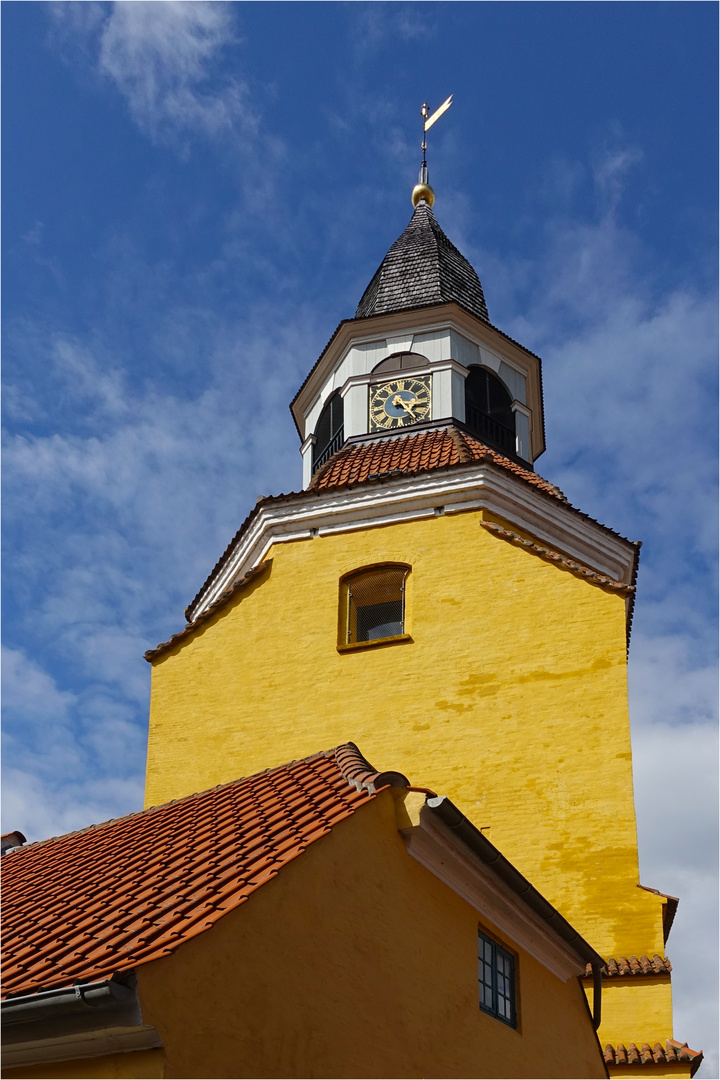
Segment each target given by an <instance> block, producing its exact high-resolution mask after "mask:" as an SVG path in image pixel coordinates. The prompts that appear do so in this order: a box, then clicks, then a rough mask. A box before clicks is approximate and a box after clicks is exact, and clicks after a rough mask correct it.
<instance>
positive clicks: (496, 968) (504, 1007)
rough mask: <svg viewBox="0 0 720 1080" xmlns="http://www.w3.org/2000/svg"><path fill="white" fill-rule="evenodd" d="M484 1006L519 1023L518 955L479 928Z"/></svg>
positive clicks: (492, 1014)
mask: <svg viewBox="0 0 720 1080" xmlns="http://www.w3.org/2000/svg"><path fill="white" fill-rule="evenodd" d="M478 981H479V983H480V1008H481V1009H482V1010H483V1012H487V1013H490V1014H491V1016H496V1017H497V1018H498V1020H502V1021H503V1023H504V1024H509V1025H510V1026H511V1027H515V1023H516V1021H515V959H514V957H513V956H512V955H511V954H510V953H509V952H508V951H507V950H506V949H503V947H502V945H498V943H497V941H493V939H492V938H490V937H488V936H487V935H486V934H484V933H483V932H482V930H478Z"/></svg>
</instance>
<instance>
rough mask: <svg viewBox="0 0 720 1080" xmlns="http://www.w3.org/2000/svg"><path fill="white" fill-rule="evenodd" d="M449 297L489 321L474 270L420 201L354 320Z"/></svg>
mask: <svg viewBox="0 0 720 1080" xmlns="http://www.w3.org/2000/svg"><path fill="white" fill-rule="evenodd" d="M449 301H455V302H456V303H458V304H460V305H461V306H462V307H464V308H465V309H466V310H467V311H469V312H470V313H471V314H472V315H476V316H477V317H478V318H479V319H482V320H483V321H484V322H489V319H488V310H487V305H486V303H485V297H484V295H483V290H482V285H481V284H480V279H479V277H478V276H477V274H476V272H475V270H473V268H472V266H471V265H470V263H469V262H468V261H467V259H466V258H465V256H464V255H462V254H461V253H460V252H459V251H458V249H457V248H456V247H455V245H454V244H453V243H451V242H450V240H448V238H447V236H446V235H445V233H444V232H443V231H442V229H441V228H440V226H439V225H438V223H437V220H436V218H435V215H434V214H433V212H432V210H431V209H430V207H429V206H428V204H427V203H426V202H420V203H418V205H417V207H416V209H415V212H414V214H413V216H412V217H411V219H410V222H409V223H408V226H407V228H406V229H405V231H404V232H403V233H402V234H401V236H399V237H398V239H397V240H396V241H395V243H394V244H393V245H392V247H391V248H390V250H389V251H388V253H387V255H386V256H385V258H384V259H383V261H382V262H381V263H380V266H379V267H378V269H377V270H376V272H375V274H374V276H373V278H372V280H371V282H370V284H369V285H368V287H367V289H366V290H365V292H364V293H363V295H362V299H361V300H360V303H359V304H358V307H357V311H356V312H355V318H356V319H363V318H367V317H368V316H371V315H386V314H388V313H389V312H394V311H407V310H408V309H411V308H419V307H429V306H430V305H432V304H445V303H448V302H449Z"/></svg>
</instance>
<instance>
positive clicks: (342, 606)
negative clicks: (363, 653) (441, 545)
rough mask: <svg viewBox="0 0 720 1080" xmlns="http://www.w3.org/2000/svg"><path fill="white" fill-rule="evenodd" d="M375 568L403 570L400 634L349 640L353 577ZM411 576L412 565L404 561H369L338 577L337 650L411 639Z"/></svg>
mask: <svg viewBox="0 0 720 1080" xmlns="http://www.w3.org/2000/svg"><path fill="white" fill-rule="evenodd" d="M377 570H403V571H404V576H403V579H402V585H401V592H402V597H403V607H402V616H403V618H402V626H403V630H402V633H400V634H391V635H389V636H388V637H379V638H371V639H370V640H369V641H349V640H348V638H349V636H350V618H351V612H350V598H351V586H352V580H353V578H358V577H360V576H361V575H362V574H369V573H372V572H373V571H377ZM411 577H412V566H410V564H409V563H404V562H381V563H370V564H369V565H367V566H357V567H355V568H354V569H353V570H350V571H348V573H346V574H343V576H342V577H341V578H340V598H339V603H338V636H337V650H338V652H354V651H355V650H357V649H373V648H377V647H378V646H383V645H393V644H397V643H399V642H403V641H412V640H413V639H412V636H411V635H410V633H409V631H408V623H409V602H408V601H409V592H410V589H409V582H410V580H411Z"/></svg>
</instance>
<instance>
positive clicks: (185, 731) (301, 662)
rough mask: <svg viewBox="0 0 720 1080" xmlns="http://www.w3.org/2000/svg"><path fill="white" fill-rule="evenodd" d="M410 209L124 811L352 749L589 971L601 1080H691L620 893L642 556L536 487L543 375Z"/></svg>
mask: <svg viewBox="0 0 720 1080" xmlns="http://www.w3.org/2000/svg"><path fill="white" fill-rule="evenodd" d="M414 195H415V200H414V201H415V203H416V205H415V209H414V213H413V215H412V218H411V220H410V222H409V224H408V226H407V228H406V229H405V231H404V232H403V233H402V235H401V236H400V237H399V239H398V240H396V242H395V243H394V244H393V245H392V247H391V248H390V250H389V251H388V253H387V255H386V256H385V258H384V259H383V261H382V264H381V265H380V267H379V269H378V270H377V272H376V274H375V275H374V276H373V278H372V280H371V282H370V284H369V285H368V287H367V289H366V290H365V293H364V295H363V296H362V298H361V300H360V303H359V306H358V308H357V311H356V313H355V317H354V318H352V319H347V320H345V321H343V322H341V323H340V325H339V326H338V328H337V330H336V331H335V333H334V334H333V336H332V338H331V340H330V342H329V344H328V345H327V347H326V348H325V350H324V351H323V353H322V355H321V356H320V358H319V359H318V361H317V362H316V364H315V365H314V367H313V368H312V370H311V371H310V374H309V375H308V377H307V379H306V380H305V382H304V383H303V385H302V387H301V388H300V390H299V391H298V393H297V395H296V397H295V399H294V401H293V402H292V406H291V408H292V414H293V417H294V420H295V423H296V425H297V428H298V431H299V434H300V438H301V442H302V446H301V452H302V459H303V489H302V490H301V491H299V492H297V493H294V494H290V495H282V496H277V497H270V498H265V499H262V500H260V501H259V502H258V503H257V505H256V506H255V508H254V510H253V511H252V512H251V514H250V515H249V516H248V518H247V519H246V520H245V522H244V523H243V524H242V526H241V527H240V529H239V531H238V532H237V534H236V535H235V537H234V538H233V540H232V541H231V542H230V544H229V546H228V547H227V549H226V551H225V552H224V554H223V555H222V557H221V558H220V560H219V562H218V563H217V565H216V566H215V568H214V569H213V570H212V572H211V573H210V575H209V577H208V578H207V580H206V581H205V583H204V585H203V586H202V588H201V589H200V591H199V593H198V595H197V596H196V597H195V599H194V600H193V601H192V603H191V604H190V606H189V607H188V608H187V611H186V617H187V625H186V627H185V629H183V630H182V631H181V632H180V633H179V634H177V635H176V636H175V637H174V638H173V639H171V641H169V642H167V643H165V644H163V645H160V646H158V648H156V649H153V650H151V651H150V652H149V653H148V654H147V658H148V659H149V660H150V661H151V663H152V666H153V673H152V696H151V709H150V733H149V749H148V765H147V789H146V803H147V804H148V805H152V804H157V803H162V802H166V801H168V800H170V799H173V798H177V797H179V796H182V795H185V794H187V793H190V792H193V791H198V790H202V789H204V788H208V787H210V786H212V785H214V784H219V783H222V782H225V781H229V780H232V779H234V778H236V777H238V776H241V775H248V774H250V773H253V772H255V771H258V770H261V769H265V768H268V767H271V766H274V765H278V764H281V763H282V762H286V761H288V760H290V759H291V758H293V757H303V756H305V755H307V754H308V753H310V752H312V751H314V750H318V749H320V748H325V747H330V746H333V745H336V744H338V743H341V742H344V741H347V740H349V739H352V740H353V741H355V742H356V743H358V744H359V746H360V747H361V748H362V751H363V753H364V754H366V755H367V756H368V758H369V759H370V760H371V761H372V762H373V763H375V764H376V766H377V767H379V768H392V769H397V770H401V771H402V772H403V773H405V774H406V775H407V776H408V777H410V779H411V782H412V783H415V784H421V785H427V786H429V787H431V788H433V789H434V790H435V791H437V792H439V793H441V794H446V795H448V796H450V797H451V798H452V799H453V800H454V801H455V802H456V803H457V804H458V805H459V806H460V807H462V809H463V810H464V811H465V813H467V814H468V816H470V817H471V818H473V819H474V821H475V824H476V825H477V826H478V827H479V828H481V829H482V830H483V831H484V833H485V835H486V836H487V837H489V838H490V839H491V840H492V842H493V843H494V844H495V845H496V846H497V847H499V848H500V849H501V850H502V852H503V854H504V855H506V856H507V858H509V859H510V860H511V862H513V863H514V864H515V865H516V866H517V867H518V868H519V869H520V870H521V871H522V872H523V873H524V874H525V875H526V876H527V877H528V878H529V879H530V880H531V881H532V882H533V884H534V885H535V886H536V887H537V888H538V889H539V890H540V891H541V892H542V893H543V894H544V895H545V896H546V897H547V899H548V900H549V901H550V902H551V903H552V904H554V905H556V906H557V907H558V908H559V909H560V911H561V912H562V913H563V914H564V915H565V916H566V917H567V919H568V920H569V921H570V922H571V923H572V924H573V925H575V926H576V927H577V928H578V930H579V931H580V932H581V933H582V934H583V935H584V936H585V938H586V939H587V940H588V941H589V942H590V943H591V944H592V945H593V946H594V947H595V948H596V949H597V950H598V952H599V953H600V954H601V955H602V956H604V957H606V958H607V977H606V978H605V979H604V980H603V987H604V989H603V1017H604V1019H603V1024H602V1027H601V1030H600V1037H601V1042H602V1045H603V1047H605V1048H606V1050H605V1056H606V1062H607V1063H608V1066H609V1069H610V1073H611V1075H615V1076H624V1075H635V1074H636V1072H637V1068H636V1067H637V1066H638V1065H643V1066H644V1069H643V1074H645V1073H647V1074H650V1075H654V1076H670V1075H677V1076H690V1075H691V1073H692V1071H693V1070H692V1067H691V1065H690V1064H687V1063H682V1062H681V1061H680V1060H679V1059H678V1058H677V1056H676V1057H675V1058H673V1056H672V1053H670V1054H668V1053H666V1050H667V1047H668V1040H672V1038H673V1032H672V1007H671V991H670V965H669V962H668V961H667V960H666V957H665V941H666V938H667V934H668V931H669V929H670V924H671V922H672V918H673V915H674V911H675V907H676V903H677V902H676V901H675V900H674V899H673V898H671V897H668V896H665V895H663V894H662V893H659V892H657V891H655V890H653V889H647V888H644V887H643V886H641V885H640V884H639V881H638V857H637V838H636V827H635V809H634V802H633V782H632V763H631V747H630V728H629V719H628V705H627V670H626V653H627V644H628V636H629V629H630V621H631V616H632V607H633V601H634V590H635V576H636V566H637V557H638V547H639V545H638V544H636V543H633V542H631V541H629V540H626V539H624V538H623V537H622V536H620V535H618V534H617V533H616V532H614V531H613V530H612V529H610V528H608V527H606V526H604V525H601V524H599V523H598V522H596V521H594V520H593V519H592V518H590V517H588V516H587V515H586V514H583V513H582V512H581V511H579V510H578V509H576V508H575V507H573V506H571V505H570V504H569V503H568V501H567V499H566V498H565V497H564V496H563V495H562V493H561V492H560V491H559V490H558V489H557V488H556V487H554V486H553V485H552V484H551V483H548V482H547V481H546V480H543V479H542V478H541V477H540V476H539V475H538V474H537V473H536V472H535V471H534V468H533V463H534V462H535V460H536V459H537V457H538V456H539V455H540V454H541V453H542V451H543V449H544V445H545V444H544V426H543V402H542V383H541V366H540V359H539V358H538V357H537V356H535V355H534V354H533V353H532V352H530V351H529V350H527V349H526V348H524V347H523V346H522V345H520V344H519V343H518V342H516V341H513V340H512V339H511V338H509V337H508V336H507V335H506V334H504V333H502V331H500V330H498V329H497V328H496V327H494V326H493V325H492V324H491V323H490V321H489V317H488V311H487V307H486V305H485V299H484V296H483V291H482V287H481V284H480V281H479V279H478V276H477V274H476V273H475V271H474V270H473V268H472V267H471V266H470V264H469V263H468V262H467V260H466V259H465V258H464V257H463V256H462V255H461V254H460V252H459V251H458V250H457V248H455V247H454V246H453V244H452V243H451V242H450V241H449V240H448V238H447V237H446V236H445V234H444V233H443V231H442V230H441V228H440V226H439V225H438V223H437V220H436V218H435V216H434V214H433V212H432V209H431V203H432V192H431V189H429V188H427V187H426V188H425V189H422V188H416V190H415V192H414ZM588 994H589V995H590V996H591V995H592V989H591V985H590V980H588ZM679 1046H680V1044H678V1043H672V1042H670V1049H671V1051H672V1048H673V1047H679ZM658 1048H659V1049H658ZM671 1059H672V1063H671Z"/></svg>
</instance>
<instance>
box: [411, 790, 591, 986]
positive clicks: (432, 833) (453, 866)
mask: <svg viewBox="0 0 720 1080" xmlns="http://www.w3.org/2000/svg"><path fill="white" fill-rule="evenodd" d="M402 835H403V839H404V840H405V846H406V848H407V851H408V854H410V855H411V856H412V857H413V858H414V859H417V861H418V862H419V863H420V864H421V865H422V866H424V867H425V868H426V870H429V871H430V873H431V874H434V875H435V877H437V878H439V880H440V881H442V882H443V883H444V884H445V885H447V886H448V887H449V888H450V889H452V890H453V892H454V893H456V894H457V895H458V896H460V897H462V899H463V900H465V901H466V902H467V903H468V904H470V906H471V907H473V908H475V910H476V911H477V912H478V914H479V915H480V917H481V918H483V917H484V918H486V919H487V920H488V922H491V923H492V924H493V926H495V927H496V928H497V929H498V930H499V932H500V933H501V934H502V935H504V936H505V937H506V938H507V939H508V940H509V942H511V943H513V944H515V945H517V946H518V947H519V948H521V949H523V950H524V951H525V952H527V953H529V954H530V956H532V957H534V959H535V960H537V961H538V962H539V963H540V964H542V965H543V967H545V968H547V970H548V971H551V972H552V973H553V975H555V976H557V978H558V979H561V980H562V981H563V982H566V981H567V980H568V979H570V978H572V977H573V976H575V975H584V974H585V964H586V960H585V958H584V957H582V956H580V955H579V954H578V953H577V952H576V951H575V949H573V948H572V945H570V944H568V943H567V942H566V941H564V940H563V938H561V937H560V936H559V934H557V933H555V932H554V931H553V929H552V927H551V926H550V925H549V924H548V922H547V921H546V920H544V919H542V918H541V917H540V915H538V914H537V912H535V911H533V909H532V908H531V907H530V906H529V905H528V904H527V903H524V902H523V900H522V898H521V897H520V896H519V895H518V894H517V893H516V892H514V891H513V890H512V889H511V888H510V887H509V886H508V885H507V884H506V883H505V882H504V881H503V880H502V879H501V878H500V877H499V876H498V875H497V874H496V873H494V871H493V870H492V868H491V867H490V866H488V864H487V863H485V862H483V860H482V859H481V858H480V857H479V856H478V855H476V854H475V853H474V852H473V851H471V850H470V848H469V847H468V846H467V845H466V844H464V843H463V842H462V841H461V840H458V839H457V837H455V836H453V834H452V831H451V830H450V829H449V828H448V827H447V825H445V824H444V822H442V821H440V820H438V818H437V817H436V816H435V815H434V814H433V813H432V811H431V810H429V809H428V808H427V807H423V809H422V811H421V813H420V822H419V824H418V825H415V826H412V827H411V828H408V829H403V830H402ZM548 906H549V905H548Z"/></svg>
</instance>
